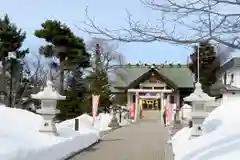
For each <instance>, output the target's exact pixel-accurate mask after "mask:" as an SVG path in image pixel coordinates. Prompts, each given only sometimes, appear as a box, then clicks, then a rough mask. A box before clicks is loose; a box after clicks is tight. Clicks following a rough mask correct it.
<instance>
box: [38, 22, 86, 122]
mask: <svg viewBox="0 0 240 160" xmlns="http://www.w3.org/2000/svg"><path fill="white" fill-rule="evenodd" d="M41 26H42V29H40V30H36V31H35V35H36V36H37V37H39V38H43V39H45V41H47V42H48V43H50V44H49V45H46V46H44V47H41V48H40V53H41V54H43V55H44V56H45V57H57V58H58V59H59V61H60V66H55V65H56V64H54V67H55V68H59V69H60V93H62V94H65V96H66V97H67V98H66V100H65V101H59V102H58V106H57V107H58V108H59V109H60V111H61V113H60V114H59V115H58V119H59V120H66V119H69V118H74V117H76V116H79V115H80V114H81V113H82V112H83V110H82V108H81V105H80V103H81V101H82V97H81V94H80V93H81V92H82V91H81V90H82V89H83V88H82V87H81V86H80V85H81V84H80V83H81V81H82V80H81V79H82V71H81V70H82V69H84V68H87V67H89V66H90V63H89V59H90V54H89V53H88V52H87V51H86V49H85V44H84V42H83V39H82V38H80V37H78V36H76V35H74V34H73V32H72V31H71V30H70V29H69V28H68V27H67V26H66V25H65V24H62V23H61V22H59V21H56V20H47V21H45V22H44V23H42V25H41ZM64 70H68V71H72V72H73V78H72V80H71V83H70V90H67V89H65V90H64V87H63V86H64ZM75 86H77V87H75Z"/></svg>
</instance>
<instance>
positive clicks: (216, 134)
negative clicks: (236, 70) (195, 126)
mask: <svg viewBox="0 0 240 160" xmlns="http://www.w3.org/2000/svg"><path fill="white" fill-rule="evenodd" d="M235 96H236V95H235ZM239 104H240V99H237V98H235V99H234V100H233V99H231V101H230V100H227V99H226V100H225V101H223V103H222V104H221V105H220V106H219V107H217V108H215V109H214V110H213V111H212V112H211V113H210V114H209V115H208V117H207V118H206V119H205V121H204V122H203V134H202V135H201V136H199V137H196V138H194V139H191V140H189V137H190V134H191V130H192V129H190V128H183V129H182V130H180V131H179V132H177V133H176V135H175V136H174V137H173V138H172V144H173V151H174V154H175V160H200V159H201V160H205V159H206V160H225V159H229V160H234V159H239V158H238V157H240V128H239V127H238V126H239V125H240V116H239V113H240V107H239Z"/></svg>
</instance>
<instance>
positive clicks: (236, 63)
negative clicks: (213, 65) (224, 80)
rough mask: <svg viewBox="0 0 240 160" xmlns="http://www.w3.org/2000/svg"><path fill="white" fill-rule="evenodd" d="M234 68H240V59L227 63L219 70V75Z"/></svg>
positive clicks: (232, 59) (236, 58) (235, 58)
mask: <svg viewBox="0 0 240 160" xmlns="http://www.w3.org/2000/svg"><path fill="white" fill-rule="evenodd" d="M234 67H240V57H233V58H231V59H230V60H228V61H227V62H225V63H224V64H223V65H222V66H221V68H220V69H219V73H222V72H224V71H226V70H228V69H231V68H234Z"/></svg>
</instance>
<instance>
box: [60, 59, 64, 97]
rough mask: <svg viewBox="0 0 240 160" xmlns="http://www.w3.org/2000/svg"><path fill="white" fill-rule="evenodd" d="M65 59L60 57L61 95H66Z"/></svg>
mask: <svg viewBox="0 0 240 160" xmlns="http://www.w3.org/2000/svg"><path fill="white" fill-rule="evenodd" d="M64 60H65V59H64V58H63V57H60V78H59V79H60V84H59V85H60V86H59V92H60V94H63V93H64V63H63V62H64Z"/></svg>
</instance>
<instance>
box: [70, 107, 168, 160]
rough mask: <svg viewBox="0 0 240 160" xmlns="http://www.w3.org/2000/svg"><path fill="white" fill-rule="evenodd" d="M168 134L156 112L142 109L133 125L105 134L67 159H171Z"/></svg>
mask: <svg viewBox="0 0 240 160" xmlns="http://www.w3.org/2000/svg"><path fill="white" fill-rule="evenodd" d="M168 139H169V135H168V132H167V130H166V129H165V128H164V127H163V124H162V122H160V120H159V113H158V112H156V111H145V115H144V118H143V119H142V120H140V121H139V122H138V123H136V124H131V125H129V126H126V127H123V128H121V129H118V130H116V131H113V132H111V133H109V134H108V135H107V136H105V137H104V138H103V140H102V141H101V142H100V143H98V144H96V145H95V146H93V147H91V148H89V149H87V150H85V151H83V152H81V153H80V154H78V155H76V156H74V157H72V158H71V160H173V157H172V152H171V148H170V146H169V144H167V141H168Z"/></svg>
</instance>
